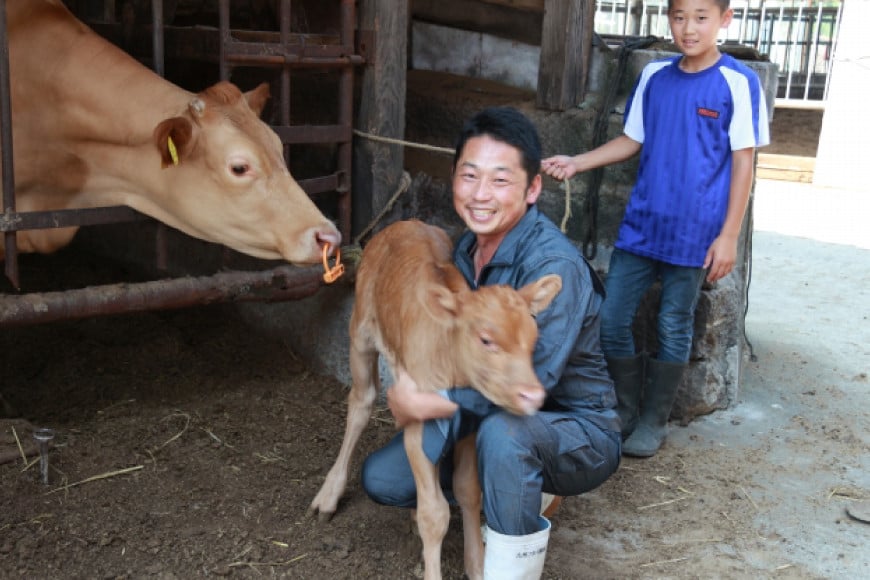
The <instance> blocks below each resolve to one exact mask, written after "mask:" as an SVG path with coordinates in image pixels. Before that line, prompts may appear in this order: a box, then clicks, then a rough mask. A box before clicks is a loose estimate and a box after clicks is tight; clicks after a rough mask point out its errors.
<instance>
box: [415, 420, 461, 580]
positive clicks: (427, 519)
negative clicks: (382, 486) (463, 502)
mask: <svg viewBox="0 0 870 580" xmlns="http://www.w3.org/2000/svg"><path fill="white" fill-rule="evenodd" d="M404 440H405V453H407V454H408V461H409V463H410V464H411V471H413V472H414V483H415V484H416V486H417V530H418V531H419V532H420V539H421V540H422V541H423V579H424V580H440V579H441V542H442V541H443V540H444V536H445V535H446V534H447V526H448V525H449V524H450V506H449V505H447V500H446V499H445V498H444V493H443V492H442V491H441V484H440V482H439V478H438V466H437V465H435V464H433V463H432V462H431V461H429V458H428V457H426V454H425V453H424V452H423V424H422V423H412V424H410V425H408V426H407V427H405V434H404Z"/></svg>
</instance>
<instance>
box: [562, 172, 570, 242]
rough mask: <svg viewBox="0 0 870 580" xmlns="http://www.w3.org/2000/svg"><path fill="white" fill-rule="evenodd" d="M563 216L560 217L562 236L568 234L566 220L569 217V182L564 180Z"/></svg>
mask: <svg viewBox="0 0 870 580" xmlns="http://www.w3.org/2000/svg"><path fill="white" fill-rule="evenodd" d="M564 183H565V215H563V216H562V226H561V228H560V229H561V230H562V233H563V234H567V233H568V219H569V218H570V217H571V181H570V180H569V179H566V180H565V182H564Z"/></svg>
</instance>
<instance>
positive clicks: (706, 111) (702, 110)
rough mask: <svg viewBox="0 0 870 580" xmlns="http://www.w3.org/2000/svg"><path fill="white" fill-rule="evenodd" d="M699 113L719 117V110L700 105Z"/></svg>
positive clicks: (704, 115) (713, 117) (714, 117)
mask: <svg viewBox="0 0 870 580" xmlns="http://www.w3.org/2000/svg"><path fill="white" fill-rule="evenodd" d="M698 114H699V115H701V116H702V117H710V118H711V119H718V118H719V111H714V110H713V109H705V108H704V107H698Z"/></svg>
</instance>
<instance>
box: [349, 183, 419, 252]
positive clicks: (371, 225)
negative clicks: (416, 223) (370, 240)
mask: <svg viewBox="0 0 870 580" xmlns="http://www.w3.org/2000/svg"><path fill="white" fill-rule="evenodd" d="M410 186H411V176H410V175H409V174H408V172H407V171H403V172H402V178H401V181H399V187H398V188H397V189H396V193H394V194H393V196H392V197H391V198H390V200H389V201H388V202H387V204H386V205H385V206H384V209H382V210H381V213H379V214H378V215H377V216H375V218H374V219H373V220H372V221H370V222H369V225H367V226H366V227H365V229H364V230H363V231H362V232H360V234H359V235H358V236H357V237H355V238H354V240H353V245H354V246H359V245H360V240H362V239H363V238H364V237H366V236H367V235H368V234H369V232H371V231H372V228H374V227H375V225H376V224H377V223H378V222H379V221H381V220H382V219H383V217H384V216H385V215H387V212H389V211H390V210H391V209H393V204H395V203H396V200H398V199H399V196H400V195H402V194H403V193H405V192H406V191H408V187H410Z"/></svg>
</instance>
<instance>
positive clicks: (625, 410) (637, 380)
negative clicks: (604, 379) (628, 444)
mask: <svg viewBox="0 0 870 580" xmlns="http://www.w3.org/2000/svg"><path fill="white" fill-rule="evenodd" d="M643 361H644V356H643V355H642V354H636V355H634V356H625V357H622V356H619V357H616V356H615V357H607V370H608V371H609V372H610V378H612V379H613V384H614V386H615V387H616V403H617V405H616V412H617V413H618V414H619V420H620V421H621V422H622V439H623V440H625V438H626V437H628V436H629V435H631V434H632V432H633V431H634V428H635V427H636V426H637V414H638V406H639V404H640V396H641V391H642V390H643Z"/></svg>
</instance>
